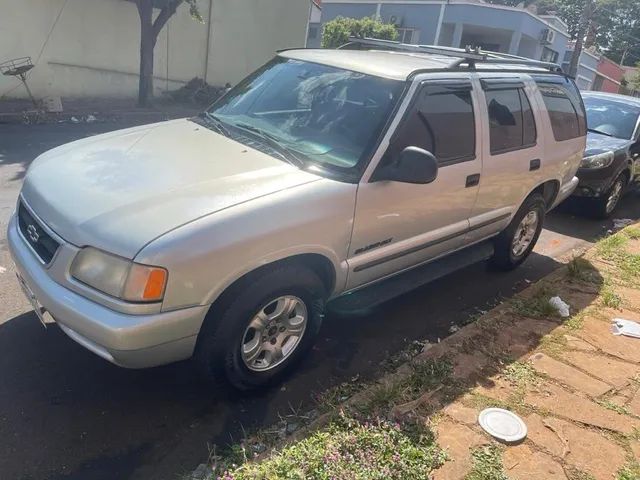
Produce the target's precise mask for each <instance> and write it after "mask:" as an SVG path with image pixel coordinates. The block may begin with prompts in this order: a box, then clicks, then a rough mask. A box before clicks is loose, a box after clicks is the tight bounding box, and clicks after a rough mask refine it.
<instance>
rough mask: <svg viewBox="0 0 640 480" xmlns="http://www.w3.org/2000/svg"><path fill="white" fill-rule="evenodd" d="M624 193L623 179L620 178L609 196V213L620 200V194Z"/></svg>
mask: <svg viewBox="0 0 640 480" xmlns="http://www.w3.org/2000/svg"><path fill="white" fill-rule="evenodd" d="M621 193H622V180H618V181H617V182H616V183H615V185H614V186H613V188H612V189H611V193H610V194H609V198H607V213H611V212H612V211H613V209H614V208H616V205H617V204H618V201H619V200H620V194H621Z"/></svg>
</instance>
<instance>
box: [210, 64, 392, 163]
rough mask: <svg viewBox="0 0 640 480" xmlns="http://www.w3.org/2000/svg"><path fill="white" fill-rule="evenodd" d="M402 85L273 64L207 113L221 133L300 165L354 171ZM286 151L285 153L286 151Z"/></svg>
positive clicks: (317, 67)
mask: <svg viewBox="0 0 640 480" xmlns="http://www.w3.org/2000/svg"><path fill="white" fill-rule="evenodd" d="M403 86H404V83H403V82H400V81H396V80H388V79H384V78H379V77H374V76H371V75H365V74H362V73H357V72H352V71H348V70H343V69H339V68H334V67H329V66H326V65H319V64H315V63H309V62H302V61H298V60H291V59H284V58H276V59H275V60H273V61H272V62H270V63H268V64H267V65H265V66H264V67H263V68H262V69H260V70H258V71H257V72H256V73H254V74H253V75H251V76H250V77H249V78H247V79H246V80H244V81H243V82H242V83H240V84H239V85H237V86H236V87H235V88H234V89H233V90H231V91H230V92H229V93H228V94H227V95H225V96H224V97H222V98H221V99H220V100H219V101H218V102H216V103H215V104H214V105H213V106H212V107H211V108H210V109H209V110H208V111H207V114H208V116H209V117H213V118H214V119H215V120H216V121H219V122H220V123H222V124H223V125H224V126H225V127H228V128H227V131H228V132H229V134H230V135H229V136H231V137H232V138H235V139H236V140H238V141H240V142H242V143H246V142H245V141H244V140H243V138H246V137H245V136H244V135H242V136H240V137H234V135H233V131H234V130H238V129H239V130H242V131H243V133H249V134H253V136H254V138H256V139H258V140H260V139H261V140H264V141H269V142H270V143H271V146H274V144H275V145H276V146H280V147H282V148H283V149H286V150H287V151H288V152H289V153H290V154H291V156H294V157H295V159H297V160H299V161H300V163H301V164H303V165H307V166H308V165H309V164H311V165H316V166H319V167H322V168H324V169H328V170H334V171H337V172H351V171H355V170H358V168H359V167H360V166H362V164H364V163H366V160H365V159H366V158H367V157H368V156H369V155H370V154H371V153H372V150H373V148H374V147H375V145H376V142H377V139H378V136H379V134H380V132H381V131H382V129H383V127H384V125H385V122H386V120H387V119H388V118H389V116H390V114H391V111H392V109H393V108H394V106H395V104H396V102H397V100H398V98H399V97H400V95H401V91H402V88H403ZM285 153H286V152H285Z"/></svg>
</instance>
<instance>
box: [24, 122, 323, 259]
mask: <svg viewBox="0 0 640 480" xmlns="http://www.w3.org/2000/svg"><path fill="white" fill-rule="evenodd" d="M319 178H320V177H317V176H315V175H312V174H310V173H307V172H304V171H302V170H300V169H298V168H296V167H294V166H292V165H289V164H287V163H284V162H282V161H280V160H278V159H275V158H273V157H271V156H269V155H266V154H264V153H261V152H259V151H256V150H254V149H252V148H250V147H247V146H244V145H242V144H240V143H238V142H235V141H233V140H231V139H229V138H227V137H224V136H222V135H219V134H218V133H215V132H213V131H211V130H209V129H207V128H205V127H203V126H200V125H198V124H196V123H193V122H191V121H188V120H186V119H183V120H174V121H170V122H164V123H160V124H154V125H147V126H143V127H136V128H132V129H127V130H121V131H118V132H112V133H108V134H105V135H99V136H95V137H90V138H86V139H84V140H80V141H77V142H73V143H70V144H67V145H63V146H61V147H58V148H55V149H53V150H50V151H48V152H46V153H44V154H43V155H41V156H40V157H38V158H37V159H36V160H35V161H34V162H33V164H32V165H31V167H30V168H29V171H28V173H27V175H26V178H25V182H24V186H23V190H22V196H23V198H24V200H25V201H26V202H27V204H29V206H30V207H31V208H32V209H33V210H34V211H35V213H36V214H37V215H38V216H39V217H40V218H41V219H42V220H43V221H44V222H45V223H46V224H47V225H48V226H49V227H50V228H51V229H52V230H53V231H54V232H56V233H57V234H58V235H59V236H60V237H62V238H64V239H65V240H66V241H68V242H70V243H72V244H74V245H77V246H86V245H91V246H94V247H97V248H101V249H103V250H106V251H109V252H112V253H115V254H117V255H122V256H124V257H128V258H133V257H134V256H135V255H136V253H137V252H138V251H140V249H141V248H142V247H144V246H145V245H146V244H147V243H149V242H150V241H152V240H153V239H155V238H157V237H159V236H160V235H163V234H164V233H166V232H167V231H169V230H172V229H174V228H176V227H179V226H181V225H184V224H186V223H189V222H191V221H193V220H195V219H197V218H199V217H202V216H205V215H209V214H211V213H214V212H217V211H220V210H223V209H225V208H229V207H232V206H233V205H237V204H240V203H243V202H247V201H249V200H252V199H254V198H257V197H261V196H264V195H269V194H272V193H275V192H278V191H280V190H283V189H287V188H292V187H295V186H298V185H302V184H304V183H309V182H313V181H316V180H318V179H319Z"/></svg>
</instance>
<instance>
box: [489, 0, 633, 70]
mask: <svg viewBox="0 0 640 480" xmlns="http://www.w3.org/2000/svg"><path fill="white" fill-rule="evenodd" d="M586 1H587V0H537V1H536V2H535V5H536V6H537V8H538V13H539V14H547V13H550V12H556V14H557V15H558V16H559V17H560V18H561V19H562V20H563V21H564V22H565V23H566V24H567V25H568V27H569V34H570V35H571V38H573V39H575V37H576V33H577V32H578V27H579V24H580V17H581V14H582V11H583V9H584V6H585V3H586ZM588 1H593V2H594V4H595V9H594V13H593V16H592V18H591V33H592V34H593V35H592V36H593V37H594V39H595V45H596V47H598V48H599V49H600V50H602V51H603V52H604V53H605V54H606V55H607V57H609V58H611V59H612V60H614V61H616V62H620V61H621V60H622V56H623V54H624V52H625V51H626V52H627V53H626V56H625V64H626V65H633V64H634V63H635V62H637V61H638V60H640V2H638V1H637V0H588ZM494 3H504V4H509V0H502V1H500V0H496V1H495V2H494Z"/></svg>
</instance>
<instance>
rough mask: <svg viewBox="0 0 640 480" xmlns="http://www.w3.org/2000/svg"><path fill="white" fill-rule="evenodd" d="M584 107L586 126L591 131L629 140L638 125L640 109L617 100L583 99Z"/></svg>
mask: <svg viewBox="0 0 640 480" xmlns="http://www.w3.org/2000/svg"><path fill="white" fill-rule="evenodd" d="M584 106H585V109H586V110H587V125H588V127H589V129H590V130H591V131H596V132H598V133H602V134H604V135H609V136H612V137H618V138H624V139H626V140H631V138H632V137H633V132H634V131H635V128H636V124H637V123H638V115H640V107H638V106H636V105H632V104H629V103H624V102H621V101H618V100H609V99H606V98H598V97H589V96H587V97H585V98H584Z"/></svg>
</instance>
